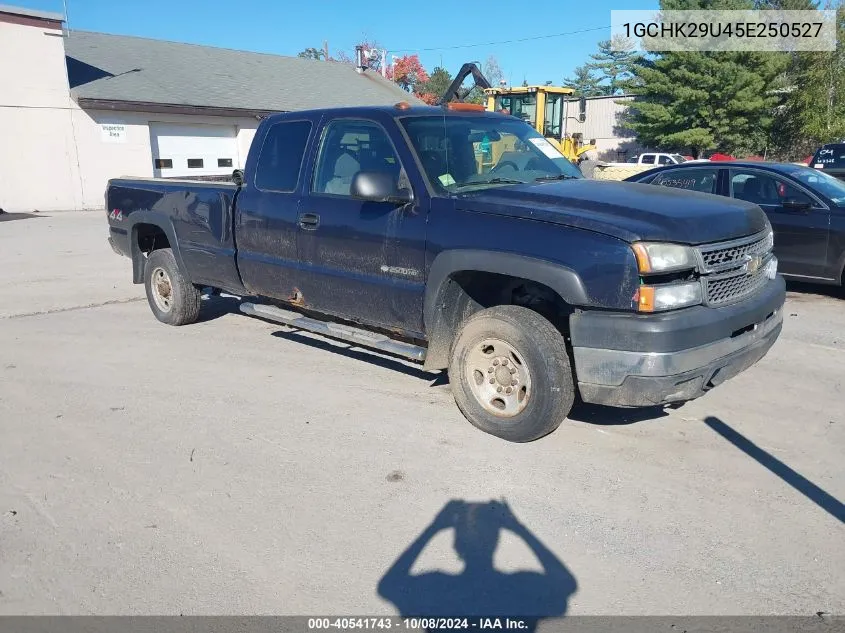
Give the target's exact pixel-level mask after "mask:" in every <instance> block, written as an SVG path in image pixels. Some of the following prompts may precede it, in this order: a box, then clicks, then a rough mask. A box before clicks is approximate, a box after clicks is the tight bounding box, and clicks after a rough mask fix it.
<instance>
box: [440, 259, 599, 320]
mask: <svg viewBox="0 0 845 633" xmlns="http://www.w3.org/2000/svg"><path fill="white" fill-rule="evenodd" d="M464 270H474V271H479V272H486V273H497V274H500V275H509V276H511V277H520V278H523V279H528V280H530V281H535V282H537V283H541V284H543V285H545V286H548V287H549V288H551V289H552V290H554V291H555V292H556V293H557V294H558V295H560V297H561V299H563V300H564V301H565V302H566V303H568V304H569V305H571V306H588V305H590V303H591V301H590V299H589V296H588V295H587V291H586V289H585V288H584V283H583V281H582V280H581V277H580V276H579V275H578V273H576V272H575V271H574V270H572V269H570V268H567V267H565V266H561V265H560V264H555V263H553V262H549V261H546V260H542V259H536V258H533V257H527V256H525V255H519V254H516V253H506V252H499V251H485V250H476V249H472V250H469V249H467V250H465V249H460V250H447V251H443V252H441V253H439V254H438V255H437V257H435V258H434V261H433V262H432V264H431V267H430V268H429V272H428V282H427V283H426V288H425V302H424V304H423V320H424V323H425V325H426V328H428V327H429V324H431V323H432V322H433V318H434V314H435V312H436V310H437V308H438V306H439V305H440V304H441V303H442V297H443V295H444V293H445V290H446V286H447V284H446V281H447V280H448V279H449V277H450V276H451V275H453V274H455V273H457V272H461V271H464Z"/></svg>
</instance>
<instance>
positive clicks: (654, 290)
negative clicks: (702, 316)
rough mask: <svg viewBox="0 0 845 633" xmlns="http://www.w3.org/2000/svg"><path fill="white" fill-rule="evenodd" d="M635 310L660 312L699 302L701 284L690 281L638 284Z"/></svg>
mask: <svg viewBox="0 0 845 633" xmlns="http://www.w3.org/2000/svg"><path fill="white" fill-rule="evenodd" d="M636 299H637V310H639V311H640V312H660V311H662V310H672V309H674V308H684V307H686V306H692V305H698V304H699V303H701V284H700V283H699V282H697V281H691V282H688V283H682V284H666V285H661V286H640V288H639V290H638V291H637V295H636Z"/></svg>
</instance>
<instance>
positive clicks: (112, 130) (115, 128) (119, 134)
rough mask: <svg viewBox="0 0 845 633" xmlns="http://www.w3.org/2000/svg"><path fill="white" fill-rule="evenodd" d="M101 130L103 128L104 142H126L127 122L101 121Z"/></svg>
mask: <svg viewBox="0 0 845 633" xmlns="http://www.w3.org/2000/svg"><path fill="white" fill-rule="evenodd" d="M100 130H102V135H103V142H104V143H125V142H126V124H125V123H100Z"/></svg>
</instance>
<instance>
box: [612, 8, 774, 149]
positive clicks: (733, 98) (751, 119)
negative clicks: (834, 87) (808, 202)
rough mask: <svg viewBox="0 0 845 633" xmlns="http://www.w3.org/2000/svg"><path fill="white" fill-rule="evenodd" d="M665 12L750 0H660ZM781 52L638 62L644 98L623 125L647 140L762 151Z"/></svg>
mask: <svg viewBox="0 0 845 633" xmlns="http://www.w3.org/2000/svg"><path fill="white" fill-rule="evenodd" d="M660 7H661V9H663V10H681V9H690V10H691V9H701V8H707V9H750V8H754V2H753V1H752V0H662V1H661V3H660ZM787 64H788V57H787V55H786V54H784V53H761V52H682V53H680V52H673V53H660V54H658V55H656V56H655V59H654V60H653V61H652V60H650V61H649V62H647V63H642V64H639V65H637V66H636V67H635V68H634V72H633V75H634V77H633V80H632V83H633V84H634V85H636V91H637V93H638V94H639V95H640V96H639V99H638V100H637V101H635V102H634V103H633V104H632V105H631V109H630V112H629V115H628V119H629V120H628V121H626V124H627V125H628V126H629V127H630V128H631V129H632V130H633V131H634V132H635V133H636V134H637V135H638V136H639V139H640V141H641V142H642V143H643V144H646V145H654V146H658V147H661V148H666V149H675V150H685V149H689V150H691V151H692V152H693V154H694V155H698V154H699V153H700V152H701V151H702V150H704V149H711V148H715V149H718V150H719V151H721V152H725V153H732V154H743V153H753V154H757V153H762V152H763V151H765V150H766V148H767V147H768V145H769V139H770V134H771V131H772V126H773V123H774V115H775V109H776V107H777V106H778V104H779V103H780V101H781V97H780V96H779V95H778V94H777V93H776V92H775V91H773V89H772V87H773V86H774V85H776V80H777V79H778V78H779V77H780V76H782V75H783V73H784V71H785V70H786V68H787Z"/></svg>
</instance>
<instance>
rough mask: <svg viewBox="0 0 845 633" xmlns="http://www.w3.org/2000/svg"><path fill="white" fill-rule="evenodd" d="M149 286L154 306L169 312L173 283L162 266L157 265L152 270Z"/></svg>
mask: <svg viewBox="0 0 845 633" xmlns="http://www.w3.org/2000/svg"><path fill="white" fill-rule="evenodd" d="M150 286H151V288H152V291H153V292H152V294H153V301H154V302H155V304H156V307H157V308H158V309H159V310H161V311H162V312H170V309H171V308H172V307H173V284H172V283H171V282H170V275H168V274H167V271H166V270H164V268H158V267H157V268H155V269H154V270H153V274H152V279H151V281H150Z"/></svg>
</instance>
